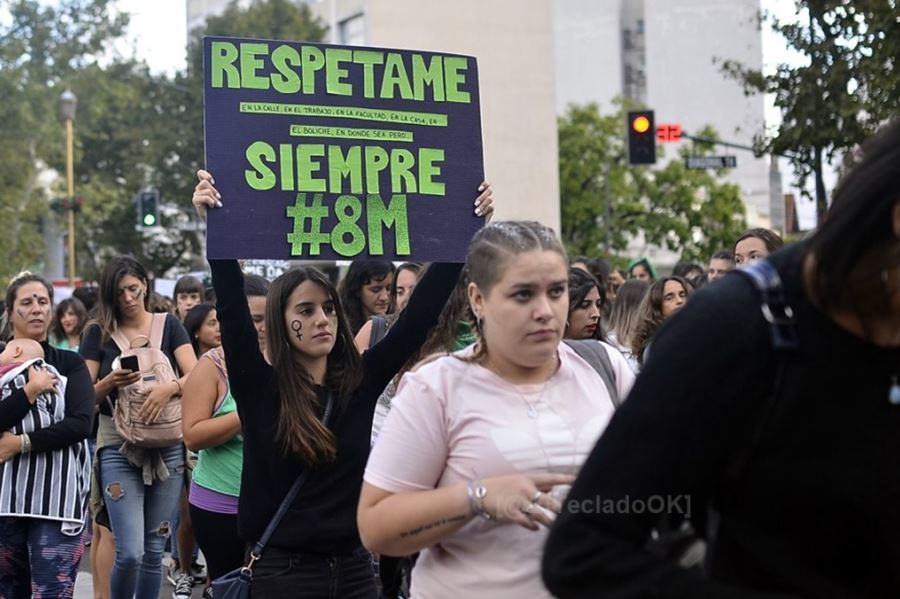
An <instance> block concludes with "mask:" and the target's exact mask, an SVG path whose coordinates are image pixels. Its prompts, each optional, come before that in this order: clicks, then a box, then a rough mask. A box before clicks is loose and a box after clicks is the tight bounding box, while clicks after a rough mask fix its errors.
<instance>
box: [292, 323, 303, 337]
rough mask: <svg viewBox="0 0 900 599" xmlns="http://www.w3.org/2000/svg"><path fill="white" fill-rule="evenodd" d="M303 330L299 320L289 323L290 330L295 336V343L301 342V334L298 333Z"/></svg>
mask: <svg viewBox="0 0 900 599" xmlns="http://www.w3.org/2000/svg"><path fill="white" fill-rule="evenodd" d="M302 328H303V323H302V322H300V321H299V320H292V321H291V330H293V331H294V334H295V335H296V336H297V341H303V333H301V332H300V329H302Z"/></svg>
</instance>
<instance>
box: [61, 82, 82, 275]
mask: <svg viewBox="0 0 900 599" xmlns="http://www.w3.org/2000/svg"><path fill="white" fill-rule="evenodd" d="M77 106H78V98H76V97H75V94H73V93H72V90H68V89H67V90H66V91H64V92H63V93H62V94H60V96H59V118H60V119H61V120H63V121H65V123H66V179H67V181H68V208H69V287H74V286H75V166H74V157H73V155H72V122H73V121H74V120H75V108H76V107H77Z"/></svg>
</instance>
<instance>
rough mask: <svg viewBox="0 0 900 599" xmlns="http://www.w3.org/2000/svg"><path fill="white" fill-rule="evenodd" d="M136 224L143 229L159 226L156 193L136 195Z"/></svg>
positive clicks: (157, 193) (157, 196)
mask: <svg viewBox="0 0 900 599" xmlns="http://www.w3.org/2000/svg"><path fill="white" fill-rule="evenodd" d="M138 223H139V225H140V226H141V227H144V228H150V227H156V226H158V225H159V192H158V191H155V190H154V191H142V192H141V193H140V194H139V195H138Z"/></svg>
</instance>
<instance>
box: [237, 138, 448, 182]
mask: <svg viewBox="0 0 900 599" xmlns="http://www.w3.org/2000/svg"><path fill="white" fill-rule="evenodd" d="M246 157H247V162H248V163H249V164H250V167H251V169H247V170H245V171H244V180H245V181H246V182H247V185H249V186H250V188H251V189H254V190H256V191H268V190H270V189H274V188H275V186H276V185H279V187H280V189H281V191H311V192H329V193H343V192H345V191H349V192H350V193H356V194H360V193H364V192H366V193H379V192H380V191H381V185H380V182H379V176H380V175H381V172H382V171H387V173H388V174H389V175H390V182H391V191H393V192H399V191H405V192H407V193H421V194H423V195H437V196H440V195H444V183H443V182H441V181H436V180H435V177H437V176H439V175H440V174H441V167H440V163H441V162H442V161H443V160H444V150H441V149H437V148H419V149H418V150H417V151H416V153H413V152H411V151H410V150H405V149H402V148H394V149H392V150H390V151H388V150H385V149H384V148H382V147H381V146H365V147H363V146H351V147H349V148H347V150H346V151H344V149H343V148H341V147H340V146H336V145H327V146H326V145H325V144H298V145H296V146H294V145H292V144H278V150H277V151H276V149H275V148H274V147H273V146H272V145H271V144H268V143H266V142H264V141H255V142H253V143H252V144H250V146H249V147H248V148H247V152H246ZM273 167H275V168H277V174H276V171H275V170H273ZM323 170H324V173H327V175H326V174H322V175H319V173H321V172H322V171H323ZM345 180H347V181H348V182H349V188H348V189H345V185H344V183H345Z"/></svg>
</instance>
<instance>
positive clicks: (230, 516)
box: [0, 123, 900, 599]
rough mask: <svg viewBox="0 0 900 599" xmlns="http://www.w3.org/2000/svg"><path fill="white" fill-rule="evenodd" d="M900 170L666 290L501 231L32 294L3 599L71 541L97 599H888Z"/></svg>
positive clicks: (15, 386) (2, 526)
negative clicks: (246, 594) (439, 250)
mask: <svg viewBox="0 0 900 599" xmlns="http://www.w3.org/2000/svg"><path fill="white" fill-rule="evenodd" d="M898 153H900V123H894V124H893V125H891V126H889V127H886V129H885V131H883V132H882V133H881V135H880V136H878V137H876V138H875V139H873V140H872V141H870V142H869V144H867V145H866V146H865V147H863V148H862V149H861V151H860V155H859V164H858V165H857V166H856V167H855V168H854V169H853V170H852V171H850V173H849V174H847V175H846V176H845V178H844V180H843V181H842V183H841V185H840V187H839V188H838V190H837V191H836V193H835V196H834V201H833V205H832V206H831V209H830V211H829V215H828V218H827V219H826V220H825V222H824V223H823V224H822V225H821V226H820V227H819V228H818V230H817V231H816V232H815V234H813V235H812V236H811V237H810V238H809V239H806V240H804V241H801V242H797V243H794V244H790V245H788V246H787V247H784V248H783V249H782V246H784V243H783V241H782V239H781V238H780V237H779V236H778V235H777V234H776V233H775V232H773V231H770V230H767V229H758V228H757V229H750V230H748V231H746V232H745V233H744V234H742V235H741V236H740V237H739V238H738V239H736V240H735V242H734V244H733V246H732V247H731V248H730V249H727V250H725V249H723V250H721V251H717V252H715V253H714V254H713V255H712V256H710V259H709V262H708V264H706V265H700V264H696V263H679V264H677V265H675V267H674V268H673V269H672V272H671V273H668V272H665V273H663V272H660V271H659V270H657V268H655V266H654V265H653V264H652V263H651V261H650V260H648V259H647V258H638V259H636V260H633V261H631V262H630V263H629V264H628V265H627V268H624V269H618V268H614V267H613V265H612V264H611V263H610V262H607V261H605V260H602V259H598V258H596V257H591V256H576V257H571V258H570V257H569V256H568V255H567V253H566V250H565V248H564V247H563V245H562V243H561V242H560V240H559V238H558V237H557V236H556V234H555V233H554V231H552V230H551V229H549V228H547V227H545V226H543V225H541V224H539V223H534V222H518V221H507V222H498V223H493V224H488V225H486V226H485V227H484V228H482V229H481V230H480V231H479V232H478V233H476V235H475V236H474V238H473V239H472V241H471V244H470V246H469V251H468V255H467V256H466V261H465V263H464V264H451V263H433V264H430V265H423V264H418V263H404V264H402V265H400V266H396V267H395V265H394V264H392V263H391V262H386V261H357V262H353V263H352V264H351V266H350V268H349V270H348V271H347V273H346V275H345V277H344V278H343V280H342V281H340V283H338V284H335V282H334V281H332V280H331V279H330V278H329V277H328V276H326V275H325V274H323V273H322V272H321V271H319V270H317V269H315V268H312V267H297V268H293V269H291V270H289V271H287V272H286V273H284V274H283V275H281V276H279V277H278V278H276V279H275V280H274V281H268V280H266V279H264V278H262V277H259V276H256V275H251V274H245V273H243V272H242V270H241V266H240V264H239V263H238V261H236V260H210V262H209V265H210V270H211V274H212V276H211V282H212V286H211V288H204V286H203V285H202V283H201V282H200V281H198V280H197V279H195V278H193V277H183V278H182V279H181V280H179V281H178V283H177V284H176V287H175V291H174V294H173V297H172V298H171V299H169V298H163V297H160V296H158V295H156V294H154V293H153V291H152V285H151V282H152V281H151V277H150V273H148V272H147V271H146V269H145V268H144V266H143V265H142V264H141V263H140V262H139V261H137V260H135V259H134V258H132V257H129V256H119V257H116V258H114V259H112V260H110V261H109V262H108V263H107V265H106V267H105V268H104V270H103V272H102V274H101V276H100V279H99V282H98V285H97V286H96V287H95V288H94V289H92V290H90V289H78V290H76V293H75V294H74V295H73V297H71V298H68V299H65V300H64V301H61V302H59V303H58V304H57V305H56V306H55V307H54V302H53V295H54V290H53V287H52V286H51V285H50V284H49V283H48V282H47V281H45V280H44V279H43V278H41V277H40V276H38V275H35V274H31V273H23V274H21V275H19V276H17V277H15V278H14V279H13V280H12V281H11V282H10V284H9V286H8V287H7V291H6V299H5V304H4V307H3V313H4V318H5V320H6V323H5V325H6V331H5V333H4V335H3V341H2V342H0V343H2V345H3V347H2V348H0V350H2V352H0V393H2V394H0V431H2V432H0V597H10V598H18V597H35V598H43V597H71V596H72V593H73V589H74V581H75V577H76V573H77V571H78V568H79V564H80V562H81V559H82V556H83V555H84V553H85V547H86V546H89V547H90V561H91V571H92V573H93V584H94V593H95V597H97V598H98V599H105V598H112V599H132V598H138V599H156V598H157V597H159V596H160V592H161V587H162V579H163V577H164V576H165V575H166V574H165V572H167V573H168V576H169V578H170V579H171V582H172V585H173V598H174V599H184V598H186V597H190V596H191V593H192V590H193V588H194V587H195V586H197V585H202V586H203V588H204V590H203V593H204V596H206V597H211V596H215V595H214V593H215V587H214V586H212V585H211V582H212V581H214V580H216V579H221V578H222V577H223V576H225V575H226V574H228V573H229V572H233V571H235V570H239V569H241V568H242V567H246V568H247V569H249V570H250V571H252V576H253V582H252V593H253V596H254V597H265V598H278V597H297V596H303V597H341V598H347V599H353V598H356V597H358V598H375V597H379V596H380V597H390V598H392V599H394V598H396V597H401V596H402V597H409V596H413V597H416V598H417V599H418V598H434V597H451V596H474V597H485V598H491V599H493V598H503V597H510V598H513V597H515V598H516V599H518V598H520V597H549V596H552V595H555V596H559V597H595V596H609V597H648V596H654V597H700V596H704V597H706V596H710V597H713V596H714V597H726V596H727V597H747V598H750V597H760V598H762V597H822V596H840V597H888V596H896V594H897V593H898V592H900V585H898V583H897V581H896V578H895V577H894V576H893V571H894V568H893V564H894V563H895V562H896V561H897V559H898V558H900V543H898V542H897V541H896V540H895V539H896V538H897V536H896V535H894V534H893V533H894V532H895V531H896V530H897V528H898V526H897V525H898V519H897V515H896V510H895V508H894V506H895V504H896V501H897V500H898V499H900V497H898V493H897V492H896V491H894V489H897V488H898V485H897V479H896V468H895V466H894V463H893V460H894V456H895V455H897V449H898V444H900V436H898V435H896V432H897V426H898V425H900V412H898V411H897V410H898V407H896V406H897V404H900V384H898V378H900V196H898V193H897V186H896V182H897V180H898V175H900V172H898V171H900V155H898ZM198 178H199V182H198V184H197V187H196V189H195V193H194V197H193V205H194V207H195V208H196V210H197V212H198V214H199V215H200V216H201V217H203V218H205V215H206V213H207V211H209V210H216V209H218V208H220V207H221V206H222V205H223V204H224V203H227V202H228V200H229V198H227V197H226V198H223V197H222V196H221V195H220V193H219V192H218V190H217V189H216V188H215V186H214V182H213V179H212V176H211V175H210V174H209V173H206V172H205V171H200V172H199V173H198ZM473 196H476V204H475V205H476V210H477V214H479V215H486V216H487V218H488V220H489V219H490V216H491V215H492V212H493V197H492V190H491V188H490V185H489V184H487V183H483V184H482V185H481V186H480V187H479V188H478V189H477V190H473ZM732 270H736V271H737V272H739V273H740V275H742V276H739V275H729V274H728V273H729V271H732ZM726 275H727V276H726ZM623 400H624V401H623ZM812 416H814V417H812ZM173 430H174V431H177V434H174V435H173V433H172V431H173ZM285 497H288V499H289V500H290V501H289V505H286V506H285V508H286V509H284V510H279V507H280V506H281V505H282V503H283V501H284V499H285ZM607 502H609V503H607ZM657 504H659V505H663V506H665V509H662V508H661V509H655V508H653V507H651V506H654V505H657ZM638 505H640V506H641V508H640V509H638ZM848 508H850V509H849V510H848ZM276 512H278V513H279V517H280V519H279V520H278V521H277V526H275V527H274V529H273V531H272V532H271V535H270V534H269V531H267V528H269V524H270V522H271V521H272V520H273V517H274V516H275V514H276ZM282 512H283V513H282ZM672 531H675V532H674V533H673V532H672ZM671 536H675V537H677V538H678V540H679V541H683V540H684V538H685V537H686V536H687V537H689V539H688V540H689V541H691V543H688V544H689V545H690V546H691V547H694V548H696V547H698V546H699V547H700V551H701V553H702V554H704V555H705V566H704V567H700V566H697V565H695V564H696V562H692V563H693V564H694V565H690V564H687V563H685V561H684V560H683V559H681V558H682V557H683V555H682V553H683V552H682V551H681V549H683V548H684V547H685V546H686V545H688V544H686V543H683V542H679V543H668V542H666V539H667V538H670V537H671ZM262 539H265V540H266V541H267V542H264V543H262V544H259V545H256V544H257V542H259V541H261V540H262ZM694 541H696V543H695V542H694ZM263 544H264V546H263ZM255 545H256V546H255ZM167 546H168V549H169V550H170V551H171V555H172V558H171V561H170V563H169V564H168V568H164V564H163V557H164V554H165V552H166V550H167ZM676 546H677V548H678V549H677V550H676ZM200 555H202V558H201V557H200ZM201 560H202V561H204V562H205V564H203V565H201V564H200V561H201Z"/></svg>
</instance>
